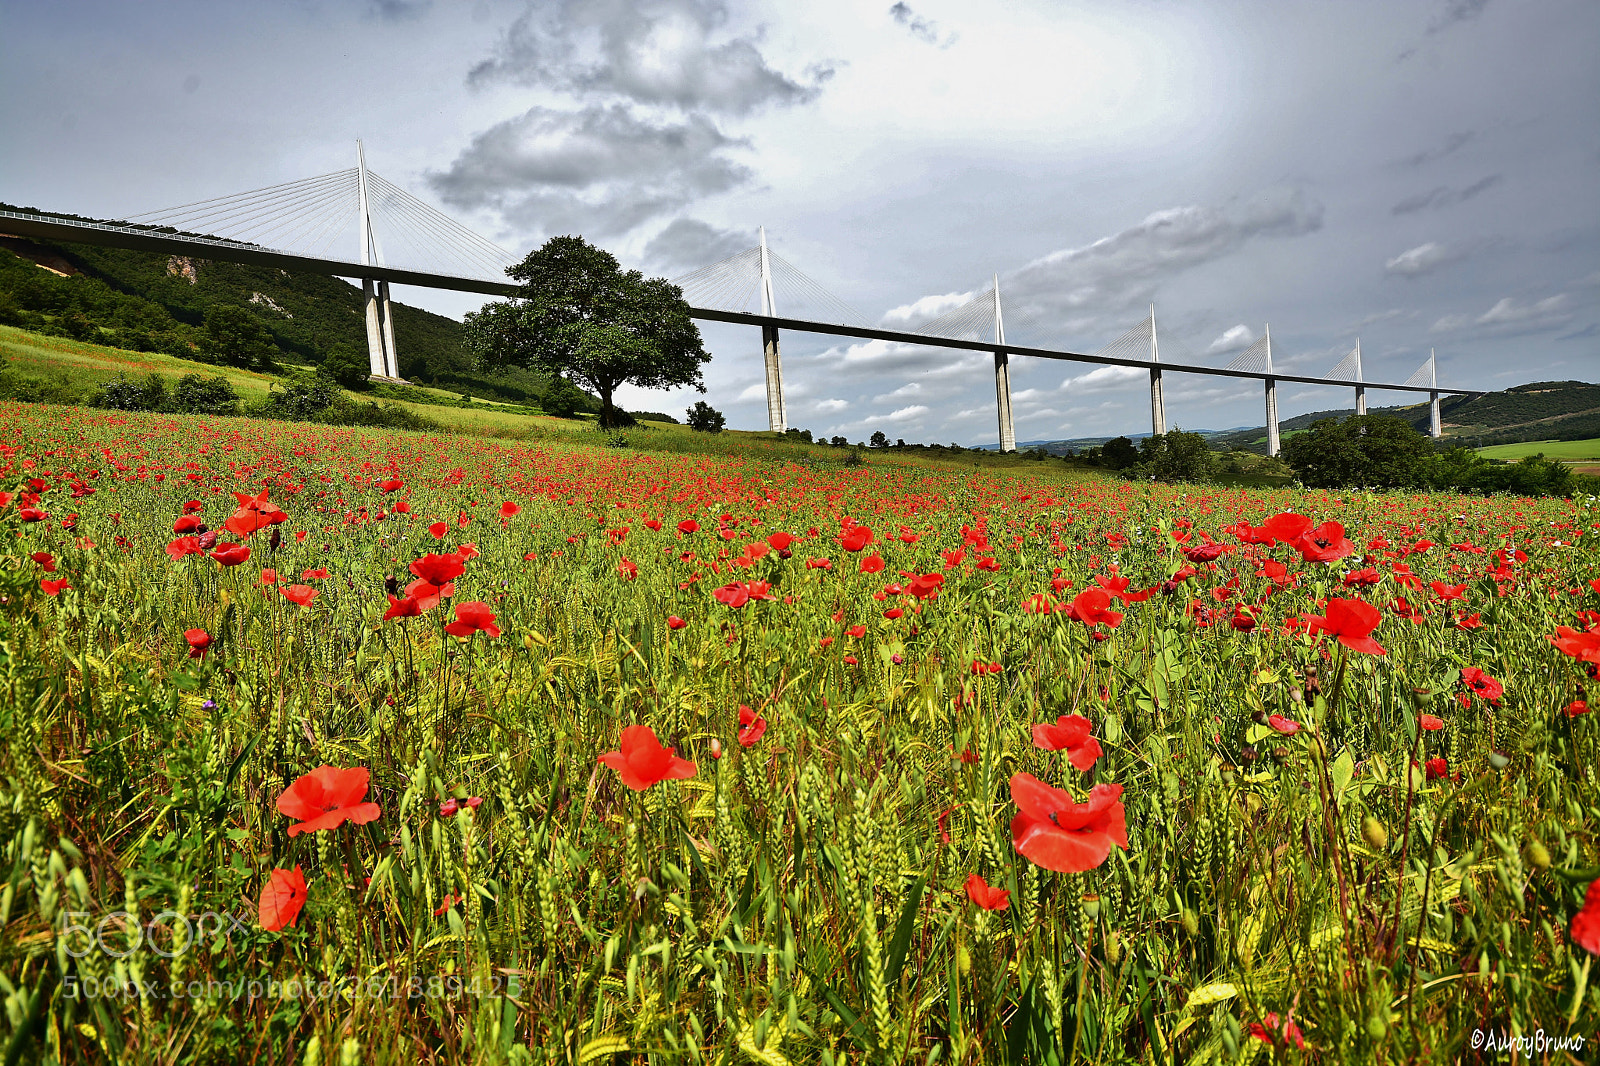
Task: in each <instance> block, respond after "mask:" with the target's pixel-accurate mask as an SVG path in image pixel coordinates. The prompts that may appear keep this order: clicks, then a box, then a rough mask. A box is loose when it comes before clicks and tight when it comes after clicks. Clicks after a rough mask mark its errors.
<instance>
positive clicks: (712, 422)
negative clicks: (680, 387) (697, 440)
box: [687, 400, 728, 433]
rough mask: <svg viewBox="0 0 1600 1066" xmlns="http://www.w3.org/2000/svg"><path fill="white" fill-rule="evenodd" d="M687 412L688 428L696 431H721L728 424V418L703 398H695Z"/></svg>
mask: <svg viewBox="0 0 1600 1066" xmlns="http://www.w3.org/2000/svg"><path fill="white" fill-rule="evenodd" d="M687 414H688V416H689V428H690V429H692V430H695V431H696V432H698V433H721V432H722V430H723V429H724V428H725V427H726V426H727V424H728V420H727V419H726V418H724V417H722V412H721V411H719V410H717V409H716V408H715V407H712V406H711V405H710V404H708V403H706V402H705V401H704V400H696V401H695V404H694V406H693V407H691V408H689V409H688V411H687Z"/></svg>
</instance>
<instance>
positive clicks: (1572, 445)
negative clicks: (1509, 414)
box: [1478, 437, 1600, 463]
mask: <svg viewBox="0 0 1600 1066" xmlns="http://www.w3.org/2000/svg"><path fill="white" fill-rule="evenodd" d="M1541 452H1542V453H1543V454H1544V457H1545V458H1546V459H1560V460H1561V461H1562V462H1566V463H1600V437H1591V438H1589V439H1588V440H1533V441H1525V442H1523V443H1521V444H1496V445H1494V446H1493V447H1490V448H1479V449H1478V454H1479V455H1481V456H1483V457H1484V458H1485V459H1498V460H1501V461H1503V462H1515V461H1517V460H1518V459H1521V458H1524V457H1526V456H1529V455H1537V454H1539V453H1541Z"/></svg>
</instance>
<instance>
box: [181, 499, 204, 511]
mask: <svg viewBox="0 0 1600 1066" xmlns="http://www.w3.org/2000/svg"><path fill="white" fill-rule="evenodd" d="M204 507H205V504H203V503H201V502H200V501H199V500H189V501H187V502H186V503H184V505H183V513H184V514H194V513H195V512H196V511H199V510H201V509H202V508H204Z"/></svg>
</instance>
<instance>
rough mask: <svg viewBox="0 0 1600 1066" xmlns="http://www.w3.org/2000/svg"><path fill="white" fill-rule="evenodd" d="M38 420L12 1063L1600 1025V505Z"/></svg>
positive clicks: (17, 816)
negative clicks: (1595, 700) (1597, 687)
mask: <svg viewBox="0 0 1600 1066" xmlns="http://www.w3.org/2000/svg"><path fill="white" fill-rule="evenodd" d="M0 425H3V427H4V428H3V429H0V685H3V686H4V689H3V692H4V695H3V697H0V716H3V717H0V841H4V848H5V854H4V864H3V866H0V869H3V870H4V871H5V876H6V881H5V883H4V885H3V886H0V998H3V999H4V1001H5V1018H4V1021H3V1022H0V1044H3V1047H4V1049H5V1056H6V1057H5V1062H6V1063H7V1064H8V1066H9V1064H10V1063H14V1062H19V1061H49V1062H62V1063H84V1062H107V1063H110V1062H234V1061H265V1062H291V1061H292V1062H304V1063H307V1064H322V1063H334V1062H338V1063H341V1064H354V1063H358V1062H359V1063H367V1062H393V1063H407V1064H412V1063H418V1062H436V1061H437V1062H445V1061H449V1062H473V1063H542V1062H560V1063H589V1062H601V1061H614V1062H659V1063H668V1062H672V1063H676V1062H702V1061H704V1062H719V1063H734V1062H746V1061H754V1062H761V1063H768V1064H775V1066H781V1064H783V1063H786V1062H795V1063H802V1062H805V1063H809V1062H823V1063H830V1064H831V1063H844V1062H851V1063H857V1062H860V1063H901V1062H908V1063H909V1062H915V1063H931V1062H951V1063H1023V1062H1029V1063H1061V1064H1066V1063H1069V1062H1097V1063H1114V1062H1149V1063H1176V1062H1229V1063H1231V1062H1242V1061H1252V1060H1254V1061H1268V1060H1271V1061H1306V1062H1329V1063H1340V1062H1358V1061H1402V1062H1439V1061H1454V1060H1456V1059H1458V1058H1463V1057H1466V1056H1470V1055H1474V1054H1476V1050H1477V1049H1478V1048H1479V1046H1480V1044H1479V1043H1478V1041H1481V1040H1482V1039H1483V1036H1484V1034H1490V1038H1491V1039H1495V1038H1496V1037H1497V1036H1500V1035H1504V1036H1506V1037H1508V1038H1510V1039H1517V1038H1526V1039H1527V1040H1528V1044H1527V1045H1526V1046H1527V1048H1528V1051H1525V1052H1524V1057H1525V1058H1526V1057H1531V1058H1532V1059H1534V1060H1536V1061H1585V1060H1586V1059H1587V1058H1588V1057H1589V1056H1590V1055H1591V1054H1592V1052H1591V1051H1590V1050H1589V1047H1591V1046H1592V1044H1593V1042H1594V1041H1595V1040H1596V1039H1600V1026H1597V1020H1600V974H1592V973H1591V970H1592V963H1593V962H1594V956H1595V954H1597V953H1600V883H1597V882H1596V878H1597V876H1600V849H1597V840H1596V827H1597V826H1600V783H1597V778H1596V772H1597V771H1596V766H1597V762H1600V758H1597V756H1600V742H1597V729H1600V725H1597V721H1596V720H1597V718H1600V716H1597V715H1594V714H1591V713H1589V705H1588V702H1587V700H1588V698H1589V696H1588V693H1587V692H1586V689H1585V686H1586V685H1592V684H1593V683H1594V678H1595V676H1596V673H1597V670H1600V509H1597V507H1596V502H1595V501H1594V500H1593V499H1592V498H1591V499H1587V500H1584V499H1579V500H1519V499H1506V498H1495V499H1484V498H1467V497H1453V496H1443V495H1368V494H1364V493H1349V494H1339V493H1325V492H1294V491H1289V490H1271V491H1261V490H1251V491H1244V490H1234V489H1216V488H1191V489H1188V490H1185V489H1183V488H1175V487H1171V486H1158V485H1137V484H1128V483H1124V482H1117V481H1110V480H1098V479H1092V478H1085V477H1082V476H1081V475H1076V474H1073V473H1070V472H1064V471H1062V470H1061V469H1060V468H1056V467H1054V466H1053V465H1052V466H1050V467H1049V468H1047V467H1046V465H1045V464H1032V465H1027V466H1019V467H1017V468H1015V469H1014V470H1009V471H996V470H985V471H974V470H971V469H968V470H965V471H963V470H959V469H956V468H954V467H951V468H940V467H939V465H938V464H936V463H931V462H927V461H922V462H918V463H916V464H915V465H913V464H910V463H905V464H896V462H895V461H894V460H893V459H892V458H891V457H889V456H884V457H882V458H877V457H875V458H874V459H873V461H872V462H870V463H869V464H868V465H866V466H861V467H854V468H852V467H847V466H844V465H842V464H841V463H839V462H837V461H827V460H816V459H808V458H804V457H801V458H795V457H792V456H790V455H788V454H787V453H784V452H774V451H771V450H768V451H764V452H762V451H751V452H750V453H748V454H743V453H740V452H738V451H737V450H736V449H734V448H733V447H732V446H731V445H728V444H727V442H725V441H724V442H720V443H718V445H717V447H718V448H719V449H721V451H720V452H719V454H715V455H694V454H688V453H683V452H672V453H667V452H651V451H648V450H643V449H641V448H639V447H635V448H634V449H631V450H626V451H618V450H612V449H604V448H596V447H589V446H585V445H583V444H582V443H578V442H576V441H571V442H569V441H556V440H547V441H540V442H531V443H528V442H525V443H513V442H508V441H497V440H488V439H483V438H472V437H465V436H447V437H430V436H425V435H419V434H405V433H397V432H383V431H371V430H343V429H331V428H327V427H310V426H305V425H295V424H285V423H263V422H252V421H247V420H240V419H209V420H206V419H176V418H171V417H165V416H159V415H148V416H146V415H124V414H108V413H106V412H88V411H82V410H77V409H67V408H50V407H29V406H26V405H18V404H0ZM800 454H801V453H800V452H798V451H797V452H796V455H800ZM1541 1031H1542V1035H1539V1036H1538V1038H1537V1039H1538V1041H1540V1043H1538V1044H1537V1049H1536V1046H1535V1043H1534V1040H1535V1034H1541ZM1475 1033H1476V1034H1477V1035H1476V1036H1475V1035H1474V1034H1475Z"/></svg>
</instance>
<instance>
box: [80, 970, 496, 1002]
mask: <svg viewBox="0 0 1600 1066" xmlns="http://www.w3.org/2000/svg"><path fill="white" fill-rule="evenodd" d="M520 989H521V983H520V982H519V980H518V979H517V977H516V976H515V975H511V976H501V975H498V974H494V975H490V976H488V977H467V976H463V975H460V974H433V975H429V976H422V975H420V974H417V975H412V976H410V977H397V976H392V975H375V976H372V977H368V978H357V979H341V980H334V979H331V978H320V979H319V978H312V977H308V978H287V979H285V978H277V977H268V978H240V979H237V980H225V979H219V978H215V977H208V978H196V979H194V980H192V981H130V980H119V979H117V978H113V977H104V978H94V977H89V976H79V975H73V976H70V977H67V978H66V979H65V980H64V981H63V992H64V994H65V995H66V997H67V998H68V999H75V1000H76V999H122V1000H137V999H225V1000H240V999H243V1000H246V1001H250V1002H254V1001H255V1000H258V999H269V1000H284V999H305V1000H319V999H334V998H339V999H343V1000H346V1001H353V1000H358V999H368V1000H372V999H386V1000H395V999H465V998H468V997H476V996H513V997H515V996H517V995H519V994H520Z"/></svg>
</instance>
